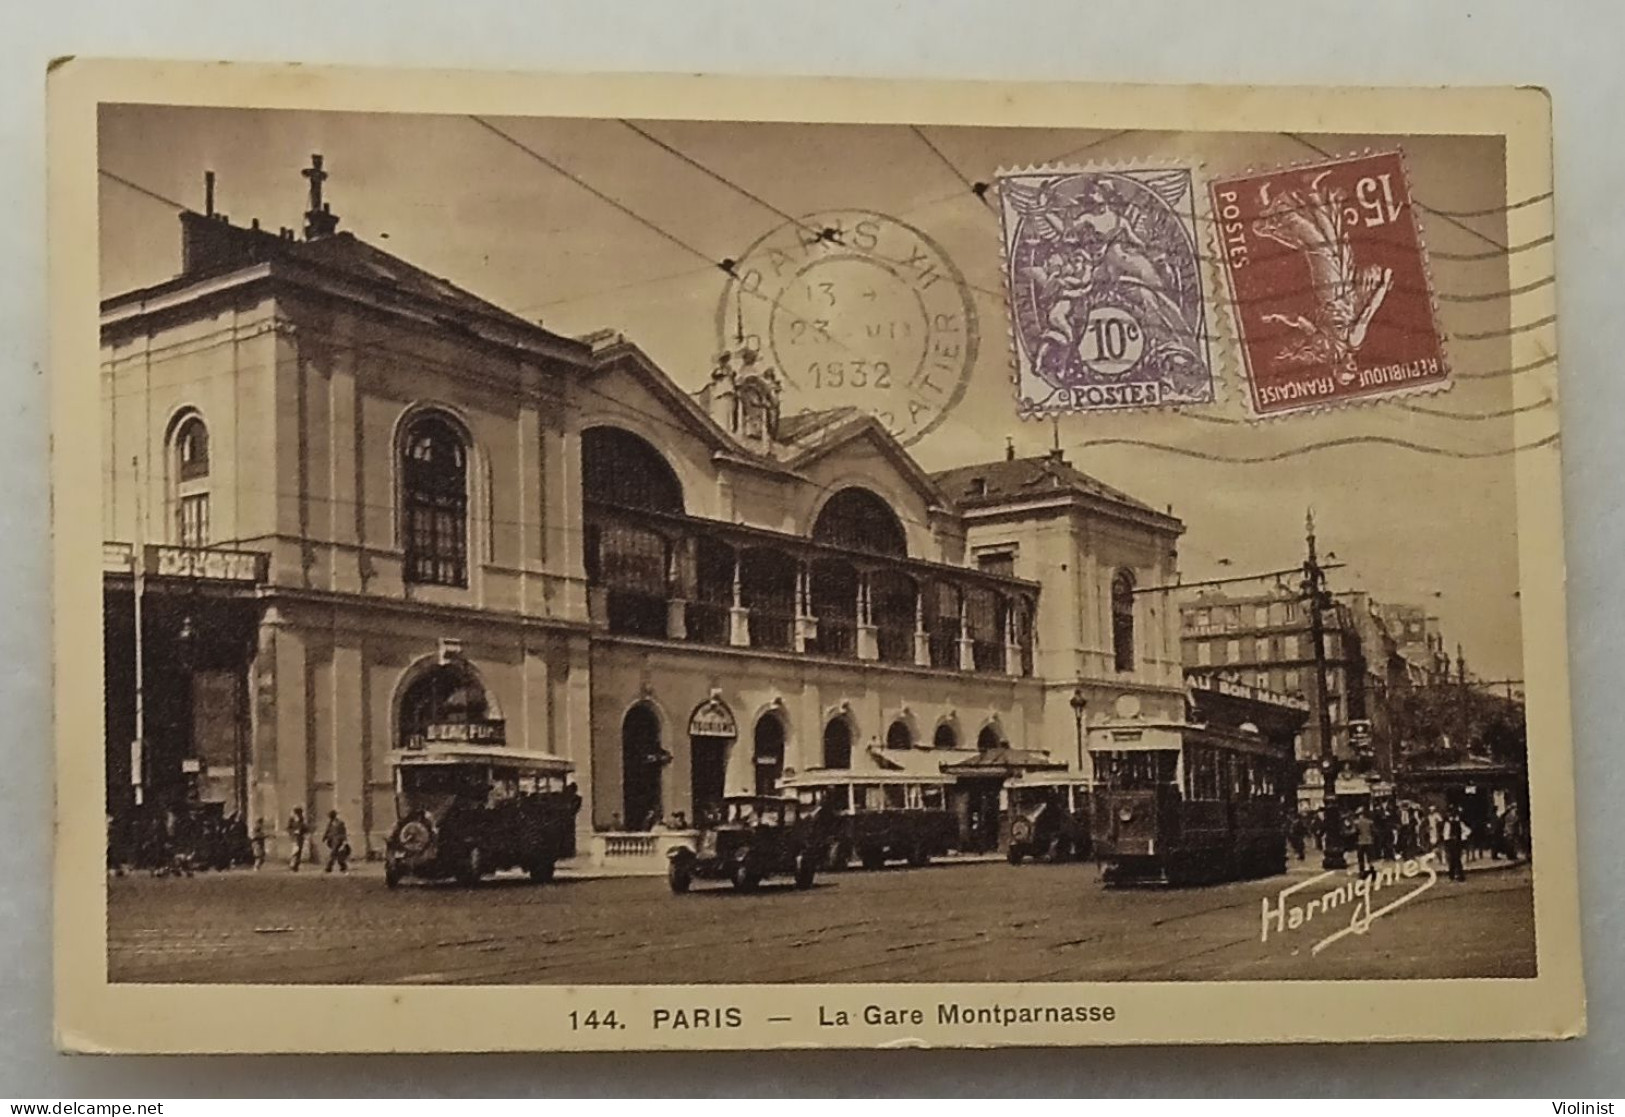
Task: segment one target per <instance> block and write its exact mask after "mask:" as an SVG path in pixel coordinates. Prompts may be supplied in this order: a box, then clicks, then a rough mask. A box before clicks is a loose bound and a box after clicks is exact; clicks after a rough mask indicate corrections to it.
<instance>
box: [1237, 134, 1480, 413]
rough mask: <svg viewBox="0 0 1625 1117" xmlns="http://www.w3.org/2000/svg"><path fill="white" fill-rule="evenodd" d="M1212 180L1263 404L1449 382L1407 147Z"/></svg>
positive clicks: (1256, 393) (1260, 409) (1274, 408)
mask: <svg viewBox="0 0 1625 1117" xmlns="http://www.w3.org/2000/svg"><path fill="white" fill-rule="evenodd" d="M1210 188H1211V190H1212V193H1213V212H1214V216H1215V218H1216V219H1217V220H1218V222H1219V238H1220V251H1221V255H1222V257H1223V259H1224V269H1225V273H1226V275H1227V276H1228V277H1229V281H1230V293H1231V297H1232V298H1233V299H1234V302H1235V312H1236V322H1237V323H1238V325H1239V327H1240V330H1241V347H1242V352H1243V354H1244V356H1245V359H1246V363H1247V372H1248V378H1249V382H1250V387H1251V394H1252V406H1253V410H1254V411H1255V412H1256V413H1257V414H1260V415H1272V414H1280V413H1282V412H1288V411H1299V410H1305V409H1309V408H1318V407H1325V406H1327V405H1330V404H1336V403H1339V402H1342V401H1345V400H1352V399H1366V398H1370V397H1380V396H1392V395H1401V394H1408V393H1411V392H1415V391H1435V390H1437V389H1438V388H1440V387H1442V386H1443V384H1444V382H1445V381H1446V380H1448V378H1449V369H1448V367H1447V365H1446V363H1445V356H1444V347H1443V344H1442V342H1441V340H1440V334H1439V328H1438V325H1437V323H1436V321H1435V318H1434V308H1433V294H1432V290H1431V287H1430V285H1429V281H1428V269H1427V265H1426V261H1425V260H1424V258H1423V253H1422V237H1421V232H1420V230H1419V228H1418V226H1417V221H1416V213H1415V209H1414V206H1413V203H1412V201H1411V194H1410V184H1409V183H1408V182H1407V180H1406V177H1405V164H1404V161H1403V160H1402V159H1401V157H1400V154H1399V153H1398V152H1397V151H1394V152H1383V153H1378V154H1373V155H1362V156H1357V157H1353V158H1348V159H1338V160H1334V161H1331V162H1326V163H1319V164H1316V165H1313V166H1307V167H1292V168H1289V169H1285V170H1278V171H1271V172H1269V173H1267V174H1253V175H1246V176H1243V177H1239V178H1227V179H1219V180H1216V181H1214V182H1213V183H1212V184H1211V187H1210Z"/></svg>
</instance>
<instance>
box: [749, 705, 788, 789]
mask: <svg viewBox="0 0 1625 1117" xmlns="http://www.w3.org/2000/svg"><path fill="white" fill-rule="evenodd" d="M752 759H753V760H754V761H755V765H754V766H755V768H756V794H758V795H777V794H778V793H779V779H780V778H781V777H782V776H783V775H784V722H783V721H781V720H779V716H778V715H777V714H763V715H762V716H761V717H760V718H759V719H758V720H757V722H756V740H755V745H754V749H753V756H752Z"/></svg>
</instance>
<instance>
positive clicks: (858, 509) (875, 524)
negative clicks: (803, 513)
mask: <svg viewBox="0 0 1625 1117" xmlns="http://www.w3.org/2000/svg"><path fill="white" fill-rule="evenodd" d="M812 537H813V538H814V539H816V540H817V541H818V542H820V543H828V544H831V545H832V546H836V547H846V548H849V549H851V550H856V551H868V552H870V553H872V554H877V555H897V556H899V557H902V556H905V555H907V554H908V537H907V536H906V535H905V534H904V533H903V524H902V521H900V520H899V519H898V518H897V513H896V512H893V511H892V509H891V506H890V505H888V504H887V503H886V502H885V501H883V500H881V499H880V498H879V497H878V496H876V495H875V494H874V493H872V492H870V491H869V490H868V489H859V488H850V489H842V490H841V491H840V492H838V493H836V494H835V495H834V496H832V497H830V498H829V501H828V502H827V503H826V504H825V505H824V507H823V509H822V510H820V511H819V513H818V520H817V521H816V522H815V523H814V524H813V530H812Z"/></svg>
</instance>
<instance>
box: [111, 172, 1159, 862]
mask: <svg viewBox="0 0 1625 1117" xmlns="http://www.w3.org/2000/svg"><path fill="white" fill-rule="evenodd" d="M312 170H313V171H314V172H316V173H314V174H312V175H310V176H307V177H310V178H311V188H310V189H311V199H310V205H309V211H308V212H307V213H306V215H305V225H304V228H303V229H302V230H300V231H298V232H296V231H294V230H287V229H284V230H280V231H278V232H272V231H270V230H269V229H261V228H260V227H259V226H258V224H257V223H255V224H254V225H253V226H250V227H243V226H239V225H234V224H232V223H230V222H229V221H227V220H226V219H224V218H223V217H221V216H220V215H218V214H215V213H212V212H203V213H194V212H186V213H183V214H182V215H181V217H180V225H181V230H180V232H181V239H182V266H181V272H180V274H179V275H177V276H176V277H175V278H173V279H171V280H169V281H167V282H164V283H160V284H157V285H155V286H151V287H147V288H143V289H140V290H135V291H130V292H126V293H123V294H119V295H116V296H114V297H111V298H108V299H107V300H105V301H104V303H103V305H102V317H101V332H102V369H101V376H102V399H103V426H102V429H103V434H102V440H103V442H102V448H101V449H102V453H103V455H104V458H105V461H106V463H107V469H108V477H109V480H108V483H107V486H106V489H105V494H104V523H105V533H104V538H105V539H106V540H107V541H108V542H107V544H106V546H105V548H104V600H105V608H106V626H105V632H106V646H105V668H106V673H107V688H108V689H107V694H108V700H107V741H106V748H107V758H108V763H107V773H108V809H109V815H110V817H117V816H120V815H128V814H132V813H134V814H138V813H140V812H142V811H151V810H153V809H155V808H160V807H162V806H165V805H170V804H177V803H183V802H192V803H198V802H202V803H218V804H220V807H219V809H220V810H221V811H222V812H224V813H227V814H232V815H236V816H237V817H239V818H242V819H245V820H249V819H264V820H265V823H266V828H267V830H268V831H269V832H271V833H272V834H274V835H275V834H279V832H280V830H281V822H282V820H284V819H285V818H286V817H287V815H288V813H289V811H290V810H291V809H292V808H293V807H294V806H296V805H300V806H303V807H304V808H305V810H306V811H307V812H308V813H310V814H311V815H312V816H313V817H315V818H318V819H319V818H322V817H324V816H325V815H326V813H327V811H328V810H330V809H332V810H337V811H338V812H339V813H340V814H341V815H342V816H343V817H344V818H345V819H346V821H347V822H348V824H349V827H350V832H351V834H352V840H353V841H354V843H355V846H356V849H357V852H358V853H362V852H365V853H372V854H375V853H377V852H379V851H380V850H381V849H382V847H383V843H384V840H385V838H386V836H387V834H388V832H389V830H390V827H391V826H392V824H393V821H394V813H393V799H392V786H391V775H390V769H389V765H388V756H389V753H390V752H391V750H394V749H397V748H401V747H403V746H405V745H407V744H409V743H411V742H412V741H414V740H417V739H423V738H426V737H432V738H435V739H441V740H445V739H461V740H470V741H479V742H483V743H505V744H507V745H508V746H511V747H516V748H524V749H530V750H540V751H546V752H552V753H556V754H558V755H560V756H563V757H566V758H568V759H570V760H571V761H573V763H574V765H575V779H576V783H577V786H578V789H579V791H580V794H581V795H582V797H583V800H584V804H585V806H584V808H583V810H582V813H581V815H580V817H579V819H578V827H579V829H580V835H579V836H580V841H579V845H580V846H581V848H582V849H583V850H584V851H586V850H592V851H593V852H594V853H595V854H596V855H599V856H603V855H605V854H606V852H607V851H612V850H613V849H614V848H624V849H634V848H635V847H636V846H637V843H636V842H635V841H630V840H628V841H620V840H619V839H620V838H621V837H623V836H627V835H634V836H635V835H639V834H645V833H647V832H649V831H650V829H651V827H653V826H656V825H661V826H665V827H674V826H675V827H680V826H682V825H683V824H684V823H685V822H686V821H687V820H692V819H693V818H695V817H696V814H697V812H699V811H701V810H703V809H704V808H705V807H706V806H707V805H709V804H712V803H714V802H716V801H717V800H718V799H720V798H721V797H722V796H724V795H728V794H735V793H742V792H743V793H749V792H754V791H758V790H762V791H766V790H770V789H772V788H773V787H774V786H775V784H776V783H777V781H778V780H779V779H780V778H781V777H783V776H785V775H790V774H794V773H795V772H798V771H806V770H809V769H817V768H852V769H872V770H875V771H889V772H905V773H906V772H910V771H920V772H927V771H929V772H932V773H941V772H943V771H953V772H956V773H960V774H961V775H960V776H956V785H955V790H954V793H953V796H952V802H953V806H954V809H955V811H956V812H957V813H958V814H959V816H960V819H961V822H962V824H963V827H964V831H965V833H967V834H969V833H971V832H973V831H974V832H975V833H978V834H987V833H989V832H996V829H997V828H996V827H993V828H992V831H990V830H989V828H988V826H987V825H985V822H986V819H987V817H988V816H989V814H990V813H994V812H996V811H997V810H998V802H999V799H998V792H999V787H1000V783H1001V781H1002V780H1003V779H1004V778H1007V777H1008V776H1009V775H1010V774H1012V773H1017V772H1019V771H1021V770H1023V769H1024V768H1026V767H1034V768H1049V769H1053V768H1054V767H1055V766H1056V765H1057V764H1065V765H1067V766H1069V767H1076V768H1080V769H1085V770H1086V769H1087V765H1088V763H1089V761H1088V757H1087V750H1086V749H1085V747H1084V740H1085V736H1086V733H1088V732H1100V731H1106V730H1109V729H1110V727H1111V726H1112V725H1114V724H1131V723H1134V722H1135V721H1137V720H1146V719H1150V720H1153V721H1157V722H1159V723H1165V722H1167V721H1169V720H1170V719H1179V718H1181V717H1182V716H1183V714H1184V711H1185V708H1186V706H1185V704H1186V701H1187V694H1186V690H1185V685H1184V681H1183V676H1182V670H1181V664H1180V647H1179V634H1178V628H1177V620H1178V618H1177V613H1176V611H1175V610H1173V609H1172V608H1171V607H1170V606H1169V605H1168V603H1167V602H1165V601H1164V599H1163V598H1164V595H1162V594H1161V593H1159V592H1153V591H1155V590H1156V588H1157V587H1161V586H1166V585H1168V584H1171V583H1172V582H1173V581H1174V580H1175V573H1176V570H1177V553H1176V542H1177V539H1178V536H1179V534H1180V532H1181V531H1182V530H1183V529H1182V525H1181V524H1180V522H1179V521H1178V520H1177V519H1175V518H1174V517H1173V516H1172V515H1171V514H1170V513H1169V512H1160V511H1157V510H1154V509H1152V508H1150V507H1148V506H1146V505H1144V504H1143V503H1141V502H1139V501H1137V500H1135V499H1134V498H1132V497H1130V496H1129V495H1127V494H1124V493H1121V492H1118V491H1116V490H1113V489H1111V488H1109V487H1108V486H1105V485H1103V484H1101V483H1100V482H1099V481H1097V480H1095V479H1093V478H1091V477H1089V476H1088V475H1086V474H1084V473H1082V472H1081V471H1079V470H1078V469H1076V468H1075V467H1074V466H1073V465H1071V464H1070V463H1069V462H1067V461H1066V459H1065V457H1064V456H1063V455H1062V454H1061V453H1060V452H1059V451H1055V452H1052V453H1050V454H1046V455H1041V456H1036V457H1017V456H1015V454H1014V452H1013V451H1012V452H1011V453H1010V454H1008V455H1006V457H1004V458H1003V459H1001V460H998V461H994V462H988V463H973V464H967V465H965V466H963V467H959V468H955V469H951V470H948V471H946V472H940V473H937V474H934V475H933V474H929V473H927V472H925V471H924V470H922V469H921V467H920V466H919V465H918V464H917V463H916V461H915V460H914V459H913V458H912V457H911V456H910V455H909V453H908V451H907V450H906V449H905V448H904V447H902V446H901V445H900V444H899V443H898V442H897V440H896V439H895V438H893V437H892V436H891V435H890V434H889V433H888V432H887V431H886V430H885V428H884V427H883V426H882V425H881V424H880V423H879V422H878V421H876V420H875V419H874V418H872V417H869V416H867V415H865V414H862V413H860V412H858V411H855V410H852V409H845V408H843V409H836V410H831V411H824V412H812V413H802V414H796V415H788V414H783V413H781V409H780V385H779V383H778V381H777V378H776V376H775V373H774V371H773V370H772V369H771V368H768V367H765V365H763V364H761V363H759V362H758V361H757V360H756V359H755V357H754V356H753V355H752V354H750V353H748V352H734V353H728V354H723V355H721V356H719V357H717V358H716V359H714V360H711V361H709V362H707V365H706V366H702V367H697V368H683V369H665V368H662V367H660V366H659V365H658V364H657V363H656V362H655V361H654V360H653V359H651V358H650V357H649V356H648V355H647V354H645V353H644V352H643V351H641V350H640V349H639V348H638V347H637V345H636V344H635V343H634V342H632V341H630V340H628V339H627V338H626V337H624V336H622V335H621V334H618V333H611V332H604V333H600V334H596V335H590V336H588V337H584V338H571V337H563V336H560V335H557V334H554V333H552V332H549V331H548V330H545V329H543V328H542V327H541V326H539V325H537V324H535V323H532V322H529V321H526V320H524V319H522V318H519V317H517V316H515V315H513V314H510V313H508V312H507V311H505V310H503V309H501V308H499V307H497V306H495V305H493V304H491V303H489V302H486V301H485V300H483V299H481V298H479V297H477V296H475V295H473V294H471V293H469V292H468V291H465V290H463V289H461V288H460V287H457V286H455V285H453V284H451V283H449V282H447V281H445V280H443V279H440V278H437V277H435V276H433V275H431V274H429V273H427V272H425V271H423V270H421V269H420V268H418V267H416V266H414V265H412V264H410V263H408V262H406V261H404V260H402V259H400V258H398V257H396V256H394V255H391V254H389V253H386V252H384V251H382V250H380V249H378V248H376V247H374V246H372V245H369V244H367V243H365V242H363V241H361V240H359V239H357V238H356V237H354V236H352V235H350V234H348V233H345V232H341V231H340V230H339V229H338V218H337V217H336V216H335V215H333V214H332V213H331V211H330V209H329V208H328V205H327V204H326V203H325V202H324V201H323V199H322V197H321V179H322V175H321V173H320V166H319V163H318V164H317V165H316V166H314V167H313V168H312ZM630 325H634V326H635V324H630Z"/></svg>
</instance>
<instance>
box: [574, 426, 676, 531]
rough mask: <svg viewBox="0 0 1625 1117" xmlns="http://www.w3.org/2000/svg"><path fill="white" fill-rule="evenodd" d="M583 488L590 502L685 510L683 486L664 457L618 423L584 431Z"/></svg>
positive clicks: (585, 497) (648, 508)
mask: <svg viewBox="0 0 1625 1117" xmlns="http://www.w3.org/2000/svg"><path fill="white" fill-rule="evenodd" d="M581 490H582V496H583V498H584V499H585V500H586V501H587V502H588V503H599V504H614V505H618V506H620V507H622V508H637V509H641V510H644V511H649V512H670V513H673V514H677V515H681V514H682V511H683V486H682V484H681V482H679V481H678V480H677V474H676V473H674V472H673V471H672V468H671V465H670V464H669V463H668V462H667V461H666V459H665V457H664V456H663V455H662V454H661V453H660V451H659V450H656V449H655V448H654V447H653V446H651V445H649V443H648V442H646V441H644V440H643V439H642V438H640V437H638V436H637V435H635V434H633V433H632V432H631V431H626V430H621V429H620V428H619V427H592V428H591V429H589V430H585V431H582V432H581Z"/></svg>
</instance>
